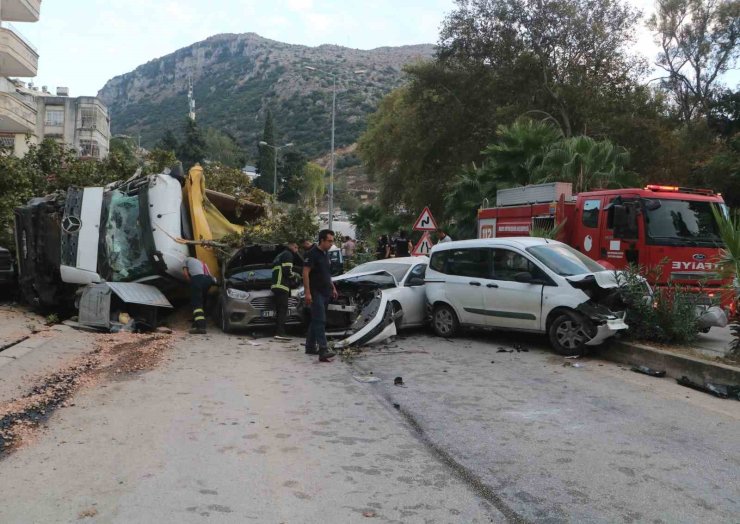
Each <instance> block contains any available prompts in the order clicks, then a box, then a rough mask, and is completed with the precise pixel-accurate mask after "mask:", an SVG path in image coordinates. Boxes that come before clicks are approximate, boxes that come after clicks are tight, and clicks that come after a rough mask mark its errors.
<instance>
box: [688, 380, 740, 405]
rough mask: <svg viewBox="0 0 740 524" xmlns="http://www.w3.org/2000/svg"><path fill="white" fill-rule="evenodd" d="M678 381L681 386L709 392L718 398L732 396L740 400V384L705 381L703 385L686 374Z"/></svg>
mask: <svg viewBox="0 0 740 524" xmlns="http://www.w3.org/2000/svg"><path fill="white" fill-rule="evenodd" d="M676 382H677V383H678V384H680V385H681V386H684V387H687V388H691V389H695V390H697V391H701V392H704V393H709V394H710V395H714V396H715V397H718V398H732V399H735V400H740V386H733V385H730V384H712V383H711V382H705V383H704V384H703V385H702V384H698V383H696V382H694V381H692V380H691V379H690V378H689V377H687V376H685V375H684V376H682V377H681V378H677V379H676Z"/></svg>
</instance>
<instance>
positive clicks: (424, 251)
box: [412, 215, 434, 257]
mask: <svg viewBox="0 0 740 524" xmlns="http://www.w3.org/2000/svg"><path fill="white" fill-rule="evenodd" d="M430 216H431V215H430ZM432 246H434V243H432V237H431V235H429V231H425V232H424V234H423V235H422V237H421V240H419V242H418V244H416V247H415V248H414V252H413V253H412V255H414V256H415V257H420V256H422V255H426V256H429V253H430V252H431V251H432Z"/></svg>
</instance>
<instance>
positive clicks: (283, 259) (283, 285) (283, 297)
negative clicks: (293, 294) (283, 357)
mask: <svg viewBox="0 0 740 524" xmlns="http://www.w3.org/2000/svg"><path fill="white" fill-rule="evenodd" d="M296 253H298V244H296V243H295V242H289V243H288V244H287V245H286V249H285V250H284V251H283V252H282V253H280V254H279V255H278V256H277V257H275V260H274V261H273V262H272V287H271V289H272V296H273V299H274V301H275V316H276V324H277V328H276V331H275V338H276V339H278V340H290V339H289V338H288V337H287V336H286V332H285V322H286V321H287V320H288V301H289V299H290V287H291V284H292V283H294V282H295V280H296V278H297V275H296V274H295V273H294V272H293V260H294V258H295V255H296Z"/></svg>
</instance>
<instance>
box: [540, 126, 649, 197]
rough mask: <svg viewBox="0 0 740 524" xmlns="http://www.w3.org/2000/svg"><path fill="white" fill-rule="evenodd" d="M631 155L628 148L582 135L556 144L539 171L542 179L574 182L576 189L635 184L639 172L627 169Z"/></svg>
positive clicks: (577, 191) (547, 154) (579, 190)
mask: <svg viewBox="0 0 740 524" xmlns="http://www.w3.org/2000/svg"><path fill="white" fill-rule="evenodd" d="M629 159H630V155H629V152H628V151H627V150H626V149H625V148H623V147H620V146H615V145H614V144H612V143H611V142H610V141H609V140H601V141H599V142H597V141H596V140H594V139H593V138H591V137H589V136H583V135H582V136H576V137H571V138H564V139H562V140H560V141H558V142H557V143H555V144H553V145H552V146H551V147H550V148H549V149H548V151H547V152H546V153H545V155H544V157H543V158H542V164H541V166H540V167H539V168H538V169H537V172H538V175H539V179H540V180H539V181H540V182H551V181H561V182H571V183H572V184H573V191H574V192H576V193H580V192H582V191H587V190H589V189H593V188H596V187H614V186H617V187H618V186H623V185H632V184H634V183H635V182H636V180H635V179H636V175H635V174H634V173H632V172H630V171H628V170H627V169H626V167H627V164H628V163H629Z"/></svg>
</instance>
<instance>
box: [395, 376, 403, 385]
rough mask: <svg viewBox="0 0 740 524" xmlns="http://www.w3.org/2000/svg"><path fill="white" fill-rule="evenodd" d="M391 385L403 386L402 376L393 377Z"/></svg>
mask: <svg viewBox="0 0 740 524" xmlns="http://www.w3.org/2000/svg"><path fill="white" fill-rule="evenodd" d="M393 385H394V386H403V378H402V377H396V378H394V379H393Z"/></svg>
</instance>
